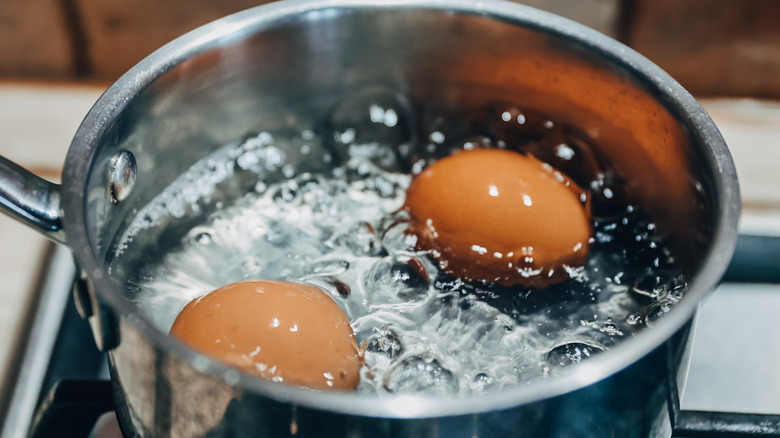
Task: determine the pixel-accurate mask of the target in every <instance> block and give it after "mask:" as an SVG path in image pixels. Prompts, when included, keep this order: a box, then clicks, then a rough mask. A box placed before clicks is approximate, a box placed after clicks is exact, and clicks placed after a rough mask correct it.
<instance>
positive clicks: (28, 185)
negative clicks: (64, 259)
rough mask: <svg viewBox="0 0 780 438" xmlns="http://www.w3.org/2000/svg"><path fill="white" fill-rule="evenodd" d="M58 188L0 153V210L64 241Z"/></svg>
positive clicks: (46, 234) (57, 239)
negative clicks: (0, 155)
mask: <svg viewBox="0 0 780 438" xmlns="http://www.w3.org/2000/svg"><path fill="white" fill-rule="evenodd" d="M60 188H61V186H60V185H58V184H54V183H51V182H49V181H46V180H45V179H43V178H41V177H39V176H37V175H34V174H33V173H31V172H29V171H27V170H26V169H24V168H22V167H21V166H19V165H18V164H16V163H14V162H12V161H9V160H7V159H5V158H3V157H0V211H2V212H4V213H6V214H7V215H9V216H11V217H12V218H14V219H16V220H18V221H19V222H21V223H23V224H25V225H27V226H29V227H31V228H33V229H34V230H36V231H38V232H40V233H42V234H43V235H44V236H46V237H48V238H49V239H51V240H53V241H55V242H57V243H63V244H64V243H65V230H63V228H62V216H61V214H60Z"/></svg>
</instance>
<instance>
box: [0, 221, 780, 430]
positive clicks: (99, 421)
mask: <svg viewBox="0 0 780 438" xmlns="http://www.w3.org/2000/svg"><path fill="white" fill-rule="evenodd" d="M778 256H780V237H771V236H750V235H741V236H740V238H739V240H738V244H737V250H736V253H735V257H734V260H733V261H732V263H731V265H730V266H729V269H728V271H727V272H726V274H725V276H724V280H723V282H722V283H721V284H720V286H719V287H718V288H717V290H716V291H715V292H714V293H713V294H712V295H710V297H708V298H707V299H706V300H705V302H704V303H703V304H702V306H701V308H700V311H699V313H698V314H697V317H696V321H695V328H694V336H695V337H694V344H693V354H692V358H691V365H690V370H689V374H688V379H687V381H686V387H685V389H684V392H683V397H682V401H681V408H682V410H681V411H680V412H679V414H678V415H677V418H676V422H675V423H676V426H675V432H674V437H678V438H683V437H685V438H695V437H715V438H717V437H724V438H725V437H780V378H778V373H777V363H778V361H780V342H778V340H780V324H778V323H777V309H780V268H778V262H777V261H778V260H780V257H778ZM75 274H76V268H75V266H74V264H73V260H72V258H71V256H70V252H69V251H68V250H67V249H66V248H63V247H59V246H54V245H51V246H50V247H49V249H48V251H47V255H46V263H44V268H43V272H41V279H42V281H41V282H40V287H39V289H38V292H37V296H36V299H37V304H36V306H35V307H34V313H33V315H32V319H31V323H30V324H29V326H28V330H27V331H26V336H27V339H28V342H27V344H26V348H25V350H24V352H23V354H21V355H19V360H18V363H16V367H14V369H13V371H12V372H13V373H14V374H15V380H16V383H15V385H14V386H13V388H12V390H11V391H10V392H9V393H8V394H6V395H5V396H4V398H5V400H4V404H3V405H0V406H2V407H4V414H5V415H4V418H5V420H4V423H3V428H2V431H1V432H0V438H24V437H30V438H47V437H61V436H72V437H76V438H81V437H84V438H87V437H90V438H110V437H114V438H121V436H122V434H121V431H120V429H119V426H118V424H117V421H116V417H115V416H114V414H113V401H112V393H111V391H112V390H111V385H110V382H109V380H108V379H109V376H108V367H107V362H106V356H105V355H104V354H103V353H100V352H99V351H98V350H97V348H96V347H95V343H94V340H93V339H92V334H91V332H90V329H89V326H88V324H87V323H86V322H85V321H84V320H82V319H81V317H80V316H79V315H78V312H77V310H76V307H75V305H74V303H73V297H72V293H71V285H72V283H73V279H74V276H75ZM63 430H67V433H63Z"/></svg>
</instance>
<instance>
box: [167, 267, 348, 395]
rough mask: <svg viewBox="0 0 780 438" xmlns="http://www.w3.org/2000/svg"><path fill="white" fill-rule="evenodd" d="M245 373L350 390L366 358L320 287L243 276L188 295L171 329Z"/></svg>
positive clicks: (195, 346) (342, 318) (301, 384)
mask: <svg viewBox="0 0 780 438" xmlns="http://www.w3.org/2000/svg"><path fill="white" fill-rule="evenodd" d="M170 333H171V335H172V336H174V337H176V338H178V339H179V340H181V341H182V342H183V343H184V344H186V345H188V346H189V347H191V348H193V349H194V350H196V351H198V352H201V353H203V354H206V355H208V356H211V357H212V358H214V359H216V360H218V361H220V362H222V363H224V364H226V365H230V366H234V367H236V368H238V369H240V370H242V371H244V372H246V373H248V374H251V375H254V376H257V377H260V378H263V379H268V380H272V381H275V382H282V383H289V384H294V385H298V386H303V387H306V388H310V389H316V390H343V391H353V390H355V389H356V388H357V386H358V383H359V382H360V368H361V367H362V365H363V362H362V357H361V355H360V353H359V350H358V345H357V341H356V340H355V335H354V332H353V331H352V327H351V326H350V324H349V320H348V319H347V316H346V315H345V314H344V312H343V311H342V310H341V308H339V306H338V304H336V302H335V301H334V300H333V299H332V298H330V297H329V296H328V295H327V294H326V293H325V292H323V291H322V290H320V289H319V288H317V287H315V286H312V285H308V284H302V283H294V282H287V281H243V282H238V283H232V284H229V285H227V286H223V287H221V288H219V289H217V290H215V291H213V292H210V293H208V294H206V295H203V296H201V297H199V298H196V299H194V300H192V301H191V302H189V303H188V304H187V305H186V306H185V307H184V309H182V311H181V312H180V313H179V315H178V316H177V318H176V320H175V321H174V323H173V327H172V328H171V331H170Z"/></svg>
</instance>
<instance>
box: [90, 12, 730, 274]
mask: <svg viewBox="0 0 780 438" xmlns="http://www.w3.org/2000/svg"><path fill="white" fill-rule="evenodd" d="M239 18H240V16H239ZM234 20H235V21H236V22H240V20H238V19H236V18H234ZM519 20H520V21H521V23H522V19H519ZM230 25H231V22H230V21H227V22H224V23H222V24H221V26H228V27H229V26H230ZM244 26H245V27H243V28H241V29H240V30H236V31H234V32H233V33H231V34H229V35H228V36H222V37H214V39H213V40H212V41H210V42H208V43H207V44H206V45H204V46H200V47H199V48H198V49H197V52H196V53H190V52H188V50H189V49H187V48H185V49H179V50H181V52H177V53H173V52H170V50H169V52H170V53H165V55H166V56H171V55H177V58H178V59H183V61H181V62H176V63H167V64H165V66H164V70H165V71H164V73H162V74H160V75H159V76H157V77H155V78H153V79H152V80H151V81H149V82H148V83H147V84H146V85H145V86H144V87H143V89H142V90H141V91H140V93H138V94H137V95H135V96H134V97H133V98H132V99H131V100H130V101H128V102H126V103H124V104H123V105H124V107H123V108H122V110H121V111H120V112H119V113H118V115H117V116H116V117H115V118H114V119H113V120H112V122H111V124H110V125H109V126H108V127H107V128H106V129H105V130H104V131H103V133H102V138H101V139H100V141H99V143H100V148H99V149H98V150H97V156H96V157H95V160H93V166H92V169H91V176H90V178H89V183H88V187H89V196H88V199H89V201H88V202H89V205H88V209H87V212H88V217H87V222H88V228H89V232H90V237H91V240H92V242H94V244H95V245H96V246H97V247H98V252H99V257H100V259H102V260H105V261H106V263H107V264H108V263H110V261H111V258H112V257H113V254H114V252H115V250H116V245H117V237H118V236H119V235H120V234H121V233H122V231H123V230H124V229H125V228H126V227H127V225H128V223H129V221H130V220H132V219H133V217H134V215H135V214H136V212H137V211H138V210H139V209H140V208H141V207H142V206H144V205H146V204H147V203H148V202H149V201H150V200H151V199H152V198H154V197H155V196H156V195H157V194H158V193H159V192H160V191H161V190H162V189H163V188H164V187H166V186H167V185H168V184H170V183H171V182H172V181H173V180H174V179H175V178H176V177H177V176H178V175H180V174H181V173H183V172H184V171H185V170H187V169H188V168H190V167H191V166H192V165H193V164H194V163H195V162H197V161H198V160H200V159H202V158H203V157H205V156H207V155H208V154H210V153H211V152H212V151H214V150H215V149H216V148H218V147H221V146H223V145H225V144H227V143H230V142H234V141H237V140H240V139H242V138H244V137H245V136H246V135H248V134H251V133H257V132H259V131H262V130H278V129H292V130H296V131H300V130H303V129H312V130H315V131H320V130H322V129H325V128H326V119H327V115H328V114H329V112H330V111H331V110H332V108H333V107H334V106H335V105H336V104H337V103H338V102H339V100H340V99H342V98H343V97H344V96H349V95H351V94H354V93H359V92H362V91H363V90H366V89H368V88H382V89H385V90H392V91H396V92H399V93H402V94H403V95H405V96H406V97H407V98H408V99H409V101H410V102H411V104H412V107H413V108H423V107H424V108H434V109H439V110H443V111H464V110H469V109H481V108H485V107H486V106H489V105H492V104H496V103H509V104H517V105H520V106H522V107H525V108H532V109H536V110H538V111H541V112H544V113H546V114H549V115H550V116H552V117H554V118H555V119H557V120H560V121H562V122H565V123H569V124H573V125H575V126H577V127H578V128H579V129H581V130H582V131H583V132H585V133H586V134H587V136H589V137H590V139H591V140H592V142H593V145H594V146H595V148H597V149H598V150H599V152H600V153H602V154H603V155H604V156H606V157H608V159H609V161H610V162H611V163H612V165H613V166H614V168H615V170H616V171H617V173H618V174H619V175H620V177H621V178H622V179H623V180H624V181H625V183H626V188H627V190H628V191H629V192H630V193H631V194H632V196H634V197H635V198H636V199H637V200H638V201H639V203H640V204H641V205H642V206H643V208H644V209H645V210H646V211H647V212H648V213H649V214H650V216H651V217H652V218H653V220H654V221H655V222H656V224H657V227H658V229H659V230H660V231H661V232H662V234H663V235H665V236H666V238H665V240H666V242H667V246H669V247H670V248H671V249H672V250H673V252H674V253H675V254H676V255H677V257H678V259H679V260H681V261H682V263H683V265H684V268H685V269H686V270H687V271H688V272H694V271H695V270H696V269H697V268H698V264H699V263H700V261H701V260H702V259H703V257H704V255H705V254H706V253H707V251H708V245H709V242H710V241H711V239H712V230H713V228H714V226H715V224H714V223H713V221H714V220H715V219H714V218H715V217H716V215H715V214H714V213H713V211H714V209H715V204H716V203H717V199H714V197H715V196H716V195H714V189H713V187H714V185H715V182H714V181H715V177H714V175H713V173H712V169H711V168H710V167H708V166H697V165H696V164H697V163H699V162H701V161H705V159H706V157H705V155H704V154H705V152H703V151H704V148H703V147H701V146H699V145H697V142H699V141H701V140H700V139H696V138H692V136H691V135H690V134H689V131H690V130H691V129H690V127H689V126H685V124H686V123H690V121H688V120H684V119H683V120H682V121H681V122H678V121H677V120H678V116H679V114H677V113H678V112H679V109H678V108H675V107H673V106H672V104H671V103H667V102H658V101H657V99H658V98H657V97H656V96H658V95H659V94H660V93H659V90H656V89H654V88H653V87H654V86H653V85H651V83H650V82H648V81H644V80H642V79H637V78H636V77H635V74H634V72H633V70H632V67H631V66H630V65H625V64H624V63H623V62H622V61H621V60H620V59H618V58H617V57H614V56H613V55H611V54H609V53H607V54H606V56H605V54H604V53H602V52H601V51H599V49H595V48H592V47H589V46H587V45H583V44H578V43H572V42H569V41H568V40H567V39H566V38H564V37H563V36H561V35H557V34H555V33H550V32H549V31H539V30H538V29H536V28H535V25H531V24H528V25H527V26H526V27H523V26H517V23H509V22H503V21H496V20H493V19H488V18H486V17H482V16H477V15H468V14H462V13H459V12H453V13H444V12H442V11H441V10H434V9H430V10H427V9H426V10H400V9H393V8H388V9H383V8H376V9H360V10H358V9H348V8H347V9H323V10H317V11H312V12H308V13H305V14H299V15H295V16H293V17H285V18H284V19H282V20H278V21H274V20H271V21H263V22H254V23H251V24H250V25H246V24H244ZM214 29H215V30H216V29H218V27H215V28H214ZM217 33H219V32H215V34H217ZM165 50H166V49H163V51H165ZM193 50H195V49H193ZM160 58H162V55H160ZM143 65H144V64H141V66H143ZM129 74H130V75H133V74H135V75H139V77H143V75H144V72H139V71H131V72H130V73H129ZM120 82H121V81H120ZM120 150H126V151H130V152H131V153H132V154H133V155H134V156H135V159H136V161H137V179H136V181H135V185H134V189H133V191H132V192H131V193H130V195H129V197H128V198H127V199H126V200H124V201H122V202H120V203H118V204H114V203H112V202H111V200H110V193H109V191H108V189H107V187H108V186H109V184H108V180H107V178H108V175H109V174H110V168H111V160H112V158H113V157H114V156H115V155H116V154H117V153H118V151H120ZM250 184H253V182H252V181H251V180H246V181H244V180H241V178H238V179H236V181H233V182H232V183H231V184H229V185H225V186H224V187H222V189H224V190H223V191H222V192H221V193H220V194H219V195H217V196H214V197H212V199H211V201H210V204H209V205H208V206H205V207H204V208H203V209H201V210H200V212H199V213H198V214H194V213H191V212H190V214H186V215H184V216H182V217H171V218H170V224H169V225H170V226H168V227H161V228H160V229H161V232H160V233H159V234H157V235H150V236H149V237H147V238H146V239H147V240H143V239H144V238H141V237H139V238H138V239H137V240H135V241H133V242H132V244H133V245H140V246H142V247H143V248H144V251H141V252H139V254H141V255H142V256H143V257H144V258H147V259H148V258H150V257H151V258H154V257H159V256H161V254H160V253H159V252H160V249H161V248H166V246H169V245H167V244H166V242H168V241H171V242H175V241H178V240H177V239H179V238H180V237H181V235H182V234H183V233H184V232H186V230H187V229H188V228H189V227H190V226H191V225H193V224H195V223H197V222H199V221H200V220H201V219H202V215H205V214H207V213H208V212H209V211H210V209H213V208H215V207H214V206H215V205H216V203H217V202H219V201H225V200H229V199H230V198H231V197H235V196H238V195H239V194H240V193H241V192H242V191H243V190H246V189H247V188H248V187H251V185H250ZM126 268H127V269H128V270H130V269H132V263H130V266H127V267H126ZM121 271H122V269H121V268H120V270H119V271H114V272H113V273H112V275H116V276H118V277H119V278H122V276H123V275H127V273H126V272H125V273H123V272H121Z"/></svg>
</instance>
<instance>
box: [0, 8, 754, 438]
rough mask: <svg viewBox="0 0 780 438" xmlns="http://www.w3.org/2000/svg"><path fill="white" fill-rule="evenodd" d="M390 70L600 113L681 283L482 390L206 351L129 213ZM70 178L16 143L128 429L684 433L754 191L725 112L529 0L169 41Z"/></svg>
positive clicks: (441, 100) (450, 101)
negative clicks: (340, 389)
mask: <svg viewBox="0 0 780 438" xmlns="http://www.w3.org/2000/svg"><path fill="white" fill-rule="evenodd" d="M371 86H381V87H385V88H387V89H393V90H399V91H401V92H403V93H404V94H405V95H406V96H409V98H410V99H412V100H414V101H417V102H425V103H426V105H431V106H434V107H439V108H458V107H474V106H480V105H484V104H486V103H489V102H494V101H508V102H517V101H521V102H523V104H524V105H526V106H528V107H531V108H536V109H538V110H540V111H544V112H546V113H548V114H553V115H555V117H557V118H558V119H560V120H564V121H566V122H569V123H572V124H575V125H577V126H579V127H581V128H582V129H583V130H585V131H586V132H587V133H588V134H589V135H590V136H591V137H592V138H593V139H594V142H595V143H596V145H597V147H598V148H599V149H600V152H602V153H604V154H605V155H607V156H608V157H609V158H610V160H611V161H612V163H613V164H614V166H615V168H616V170H617V172H619V173H620V174H621V176H622V177H623V178H624V179H625V181H626V183H627V184H628V185H629V186H630V187H631V190H632V192H633V193H634V194H635V195H636V196H637V198H638V200H639V201H640V203H641V205H643V208H644V209H646V210H647V211H648V212H649V213H650V214H651V216H652V217H653V219H654V221H655V222H656V223H657V225H658V229H660V230H663V232H664V233H665V241H666V242H667V244H668V245H669V246H670V247H671V249H672V250H673V251H674V253H675V254H676V255H677V257H678V259H679V260H681V261H682V263H683V266H684V269H685V270H686V271H687V272H688V273H689V274H690V283H689V290H688V292H687V295H686V296H685V297H684V298H683V299H682V300H681V301H680V302H679V304H678V305H676V306H675V307H674V308H673V309H671V311H669V312H668V313H667V314H665V315H663V317H661V318H660V319H659V320H658V321H656V323H655V324H654V326H653V327H651V328H648V329H646V330H644V331H642V332H641V333H639V335H638V336H637V337H636V339H632V340H630V341H628V342H624V343H622V344H620V345H619V346H617V347H615V348H613V349H611V350H610V351H608V352H606V353H605V354H602V355H600V356H599V357H594V358H593V359H592V360H590V361H588V362H587V363H583V364H581V365H580V366H577V367H572V369H571V370H569V372H567V373H562V374H560V375H557V376H554V377H551V378H549V379H546V380H543V381H539V382H536V383H533V384H529V385H525V386H521V387H515V388H511V389H507V390H502V391H500V392H498V393H495V394H490V395H487V396H479V397H477V396H470V397H464V398H447V399H440V398H431V397H424V396H401V395H399V396H392V397H376V396H367V395H356V394H343V393H328V392H312V391H308V390H304V389H299V388H294V387H288V386H284V385H278V384H274V383H271V382H267V381H262V380H259V379H256V378H253V377H250V376H247V375H243V374H240V373H238V372H237V371H236V370H234V369H231V368H229V367H226V366H223V365H221V364H219V363H217V362H215V361H213V360H211V359H209V358H206V357H203V356H201V355H199V354H197V353H195V352H193V351H191V350H189V349H187V348H186V347H185V346H184V345H182V344H181V343H179V342H177V341H176V340H174V339H172V338H170V337H168V336H167V335H166V334H165V333H163V332H161V331H160V330H159V329H158V328H156V327H155V326H154V325H152V324H151V323H150V322H149V320H148V319H147V318H146V317H145V316H144V315H143V314H141V313H139V312H138V310H137V309H136V307H135V306H134V305H133V304H132V302H131V301H130V300H129V299H128V298H127V296H126V293H125V291H124V289H123V285H122V284H120V282H118V281H117V280H116V279H114V278H112V276H111V275H110V274H109V273H108V271H107V269H106V267H107V264H108V263H109V262H110V260H109V259H110V257H111V254H112V250H113V249H114V245H116V238H117V236H118V235H119V234H121V232H122V231H123V230H124V229H125V228H126V227H127V224H128V223H129V220H130V219H131V218H132V217H133V216H134V215H135V214H136V213H137V211H138V210H139V209H140V208H141V207H142V206H144V205H146V204H147V203H148V202H149V201H150V200H151V199H152V198H153V197H154V196H155V195H156V194H157V193H159V192H160V190H161V189H162V188H164V187H166V186H167V185H168V184H169V183H170V182H171V181H172V180H173V179H174V178H176V177H177V176H178V175H180V174H181V173H182V172H183V171H185V170H186V169H188V168H189V167H190V166H191V165H192V164H193V163H195V162H196V161H198V160H199V159H201V158H202V157H204V156H206V155H207V154H209V153H210V152H211V151H213V150H214V149H215V148H217V147H219V146H222V145H224V144H226V143H228V142H230V141H233V140H235V139H237V138H241V137H242V136H244V135H246V134H247V133H249V132H255V131H257V130H260V129H267V128H268V127H273V126H281V125H285V124H286V125H287V126H293V127H297V128H302V129H303V128H311V127H314V128H316V127H317V126H318V123H319V122H320V121H321V118H322V114H323V113H325V112H326V111H327V110H328V109H329V108H330V107H332V106H333V105H334V102H336V101H337V100H338V98H339V97H340V96H344V95H347V94H348V93H352V92H355V91H357V90H361V89H364V88H365V87H371ZM62 181H63V182H62V185H60V186H58V185H54V184H50V183H47V182H45V181H43V180H41V179H39V178H37V177H35V176H33V175H31V174H29V173H28V172H26V171H25V170H23V169H21V168H19V167H18V166H16V165H14V164H12V163H10V162H8V161H6V160H2V159H0V198H1V199H2V206H3V209H4V210H5V212H6V213H8V214H10V215H12V216H14V217H16V218H17V219H19V220H21V221H22V222H24V223H27V224H28V225H30V226H32V227H34V228H36V229H38V230H39V231H41V232H43V233H44V234H46V235H47V236H48V237H50V238H52V239H53V240H55V241H58V242H60V243H64V244H66V245H68V246H69V247H70V248H71V250H72V251H73V253H74V255H75V258H76V260H77V262H78V265H79V266H80V267H81V268H82V271H83V276H82V281H81V282H79V284H78V287H77V288H76V297H77V301H78V303H79V306H80V308H81V311H82V314H83V315H84V316H85V317H87V318H89V320H90V323H91V325H92V328H93V332H94V335H95V338H96V341H97V343H98V346H99V347H100V348H101V349H104V350H107V351H109V357H110V367H111V371H112V380H113V383H114V388H115V400H116V405H117V412H118V416H119V419H120V423H121V425H122V429H123V431H124V433H125V434H126V435H127V436H138V437H150V436H155V437H163V436H177V437H187V436H232V437H243V436H293V435H294V436H302V437H308V436H318V437H323V436H334V437H336V436H338V437H343V436H349V437H381V436H386V437H390V436H393V437H396V436H397V437H409V436H425V437H439V436H442V437H457V436H469V437H476V436H479V437H493V436H495V437H506V436H553V437H567V436H596V437H603V436H621V437H634V436H636V437H639V436H664V435H666V436H668V435H670V433H671V432H670V431H671V427H672V426H673V422H674V416H675V414H676V412H677V410H678V409H679V404H678V396H679V391H680V387H681V386H680V384H681V382H683V381H684V375H685V372H686V368H687V367H686V366H685V362H686V360H687V352H688V345H689V343H688V340H689V336H688V335H689V329H690V325H691V324H690V322H691V319H692V316H693V314H694V311H695V309H696V307H697V304H698V302H699V301H700V300H701V299H702V298H703V297H704V296H705V295H706V294H707V293H708V292H710V291H711V290H712V289H713V288H714V286H715V284H716V283H717V281H718V280H719V278H720V276H721V274H722V273H723V271H724V270H725V268H726V265H727V263H728V261H729V259H730V256H731V253H732V251H733V248H734V245H735V240H736V224H737V217H738V212H739V205H740V199H739V193H738V187H737V180H736V174H735V169H734V166H733V163H732V161H731V158H730V155H729V152H728V150H727V148H726V145H725V143H724V141H723V139H722V137H721V136H720V134H719V132H718V130H717V128H716V127H715V125H714V124H713V122H712V121H711V120H710V118H709V117H708V115H707V114H706V113H705V112H704V110H703V109H702V108H701V106H700V105H699V104H698V103H697V102H696V101H695V100H694V99H693V98H692V97H691V96H690V95H689V94H688V93H687V92H686V91H685V90H684V89H683V88H682V87H681V86H680V85H678V84H677V83H676V82H675V81H674V80H673V79H672V78H670V77H669V76H668V75H667V74H665V73H664V72H663V71H661V70H660V69H659V68H658V67H656V66H655V65H653V64H652V63H651V62H649V61H648V60H646V59H645V58H643V57H642V56H640V55H638V54H637V53H635V52H633V51H631V50H630V49H628V48H626V47H625V46H623V45H621V44H619V43H617V42H615V41H613V40H611V39H609V38H607V37H605V36H603V35H600V34H598V33H596V32H594V31H592V30H589V29H587V28H585V27H583V26H580V25H578V24H575V23H573V22H571V21H568V20H565V19H563V18H559V17H556V16H553V15H550V14H546V13H543V12H539V11H536V10H534V9H530V8H528V7H524V6H520V5H517V4H512V3H503V2H493V1H484V2H472V1H471V0H451V1H437V0H427V1H425V0H397V1H395V0H390V1H380V0H325V1H313V0H303V1H297V0H293V1H285V2H279V3H276V4H272V5H266V6H261V7H258V8H255V9H250V10H247V11H244V12H241V13H238V14H235V15H231V16H229V17H226V18H223V19H221V20H218V21H216V22H214V23H211V24H208V25H206V26H204V27H201V28H199V29H197V30H195V31H193V32H191V33H189V34H187V35H185V36H183V37H181V38H179V39H177V40H175V41H173V42H172V43H170V44H168V45H166V46H165V47H163V48H161V49H160V50H158V51H157V52H155V53H154V54H152V55H151V56H150V57H148V58H147V59H145V60H143V61H142V62H141V63H139V64H138V65H137V66H135V67H134V68H133V69H131V70H130V71H129V72H128V73H127V74H125V75H124V76H122V78H120V79H119V80H118V81H117V82H116V83H115V84H114V85H112V86H111V87H110V88H109V89H108V90H107V91H106V93H105V94H104V95H103V96H102V97H101V98H100V99H99V100H98V101H97V103H96V104H95V106H94V107H93V108H92V110H91V111H90V112H89V114H88V115H87V116H86V118H85V120H84V122H83V123H82V125H81V127H80V128H79V130H78V132H77V133H76V135H75V138H74V140H73V143H72V146H71V148H70V151H69V153H68V156H67V159H66V162H65V167H64V171H63V178H62Z"/></svg>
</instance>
